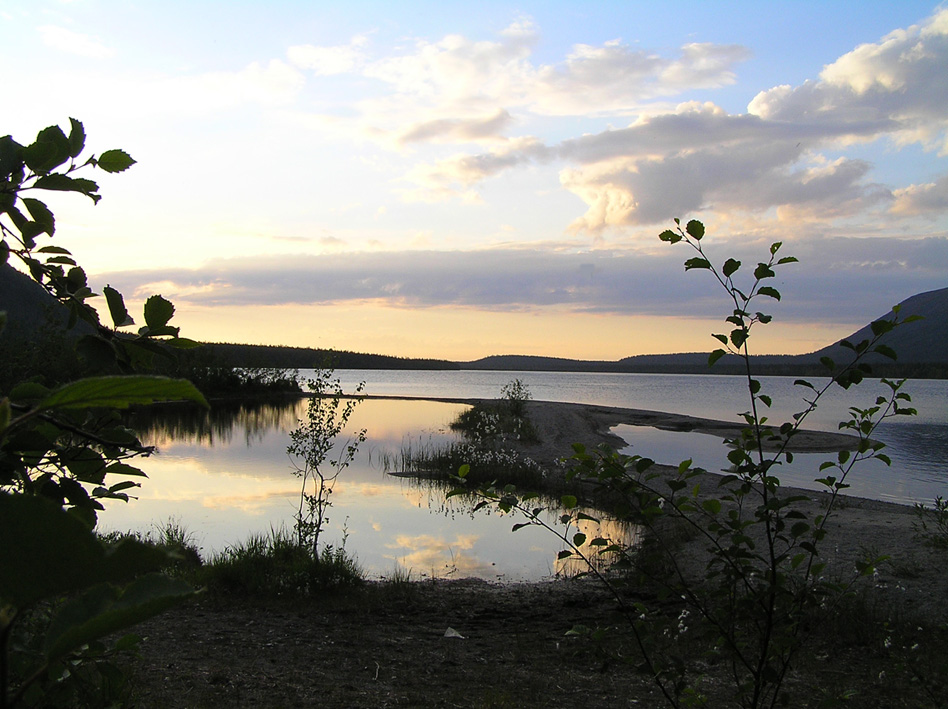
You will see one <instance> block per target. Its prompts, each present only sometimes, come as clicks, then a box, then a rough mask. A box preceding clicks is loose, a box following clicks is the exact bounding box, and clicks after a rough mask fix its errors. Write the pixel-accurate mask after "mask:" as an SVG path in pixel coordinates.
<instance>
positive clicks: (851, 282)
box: [102, 231, 948, 321]
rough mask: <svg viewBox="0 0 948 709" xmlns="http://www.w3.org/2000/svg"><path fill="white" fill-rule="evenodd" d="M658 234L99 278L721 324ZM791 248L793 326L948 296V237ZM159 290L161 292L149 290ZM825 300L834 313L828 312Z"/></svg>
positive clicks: (253, 298)
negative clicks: (610, 241) (602, 244)
mask: <svg viewBox="0 0 948 709" xmlns="http://www.w3.org/2000/svg"><path fill="white" fill-rule="evenodd" d="M649 233H650V238H651V239H652V241H654V243H655V245H656V246H657V247H658V248H659V250H658V251H656V252H654V253H650V252H648V251H645V250H641V249H637V248H630V249H627V250H617V249H608V250H606V249H603V250H592V251H586V252H582V253H578V252H575V251H549V250H545V249H538V248H537V249H516V248H497V249H492V250H481V251H468V252H446V251H408V252H386V253H359V254H355V253H345V254H338V253H334V254H328V255H323V256H303V255H297V256H287V257H270V258H262V257H260V258H247V259H231V260H222V261H218V262H215V263H213V264H208V265H206V266H205V267H203V268H201V269H198V270H184V269H180V270H175V269H163V270H162V271H160V272H124V273H114V274H104V275H103V276H102V280H103V282H109V283H111V284H112V285H113V286H115V287H117V288H118V289H119V290H120V291H122V292H125V293H132V292H134V293H135V294H136V297H139V298H141V297H145V296H147V295H150V294H151V293H152V292H155V291H157V292H160V293H162V294H163V295H166V296H168V297H172V299H173V300H175V302H176V303H178V305H183V304H188V303H190V304H195V305H202V306H235V305H237V306H240V305H251V304H253V305H264V306H265V305H284V304H320V305H329V304H334V305H337V304H343V303H351V304H358V303H366V302H372V303H376V304H381V305H387V306H390V307H396V308H415V309H417V308H436V307H450V308H472V309H480V310H488V311H498V312H501V311H507V312H530V311H537V310H541V309H551V308H555V309H559V310H561V311H563V310H565V311H568V312H575V313H588V314H617V315H625V316H634V315H668V316H675V317H709V316H711V317H716V316H718V315H720V314H721V313H722V305H721V300H720V299H718V298H716V297H714V295H715V294H714V285H713V283H711V282H710V281H709V280H708V279H705V278H702V277H701V276H700V275H697V276H696V275H694V274H692V275H689V276H685V275H684V274H683V273H682V265H681V264H682V262H683V260H684V259H685V258H686V257H687V256H688V254H687V253H685V251H684V250H683V249H673V248H664V247H661V246H660V245H658V241H657V234H656V233H655V232H652V231H650V232H649ZM745 241H746V240H743V239H740V238H735V239H733V240H732V241H731V242H730V243H728V244H727V245H726V246H725V245H722V246H721V247H720V250H721V251H722V252H723V251H724V250H725V249H727V250H728V251H727V253H726V254H724V255H726V256H729V257H730V256H734V257H736V258H739V259H741V260H742V261H744V263H746V264H751V263H756V262H757V260H759V259H760V258H761V257H762V254H763V253H764V252H765V250H766V245H767V243H769V242H764V243H756V242H758V240H754V241H755V243H754V244H747V243H744V242H745ZM784 250H785V251H786V252H787V253H789V254H792V255H794V256H797V257H799V258H800V260H801V262H802V263H803V265H802V266H792V267H787V268H785V269H783V270H782V271H781V273H780V278H779V279H778V281H776V282H775V285H776V286H777V287H778V288H779V289H781V290H783V289H786V293H785V295H786V296H787V297H786V298H785V299H784V300H785V301H786V302H782V303H780V304H774V307H777V308H779V309H780V313H781V317H782V318H784V319H788V320H797V321H807V320H810V319H815V318H823V319H825V320H828V321H833V320H834V319H836V320H845V319H846V317H847V316H848V317H851V318H855V319H857V320H858V319H860V318H864V317H866V316H865V310H866V308H867V307H870V309H871V310H875V309H878V310H879V311H880V312H879V313H874V314H873V316H874V315H876V314H881V313H882V312H884V311H885V310H886V309H888V307H889V306H891V305H893V304H894V303H896V302H898V301H900V300H902V299H904V298H906V297H908V296H909V295H912V294H914V293H916V292H922V291H925V290H932V289H935V288H940V287H943V286H944V283H945V281H946V279H948V237H946V236H944V235H940V236H933V237H929V238H925V239H909V238H906V239H897V238H885V237H875V238H846V237H824V238H821V239H800V240H793V241H792V242H791V243H788V244H787V245H786V246H785V248H784ZM712 251H713V249H712ZM712 258H713V255H712ZM721 260H723V255H722V259H721ZM670 283H673V284H674V286H673V287H670V286H669V284H670ZM156 285H157V286H160V288H155V289H152V288H150V286H156ZM907 289H908V290H907ZM827 301H831V302H833V303H834V307H833V308H830V309H828V308H826V307H825V304H826V302H827ZM873 304H875V305H874V306H873ZM815 314H817V315H815ZM870 317H871V316H870Z"/></svg>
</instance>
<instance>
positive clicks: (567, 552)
mask: <svg viewBox="0 0 948 709" xmlns="http://www.w3.org/2000/svg"><path fill="white" fill-rule="evenodd" d="M572 555H573V552H571V551H570V550H569V549H564V550H563V551H561V552H560V553H559V554H557V555H556V558H557V559H559V560H561V561H562V560H563V559H569V558H570V557H571V556H572Z"/></svg>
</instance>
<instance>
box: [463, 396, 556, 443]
mask: <svg viewBox="0 0 948 709" xmlns="http://www.w3.org/2000/svg"><path fill="white" fill-rule="evenodd" d="M514 411H516V412H518V413H514ZM449 426H450V428H451V430H452V431H456V432H458V433H461V434H463V435H464V436H466V437H467V438H469V439H472V440H480V441H494V442H496V443H498V444H500V445H503V444H504V443H506V442H508V441H517V442H519V443H526V444H530V443H538V442H539V441H540V437H539V434H538V433H537V430H536V427H535V426H534V425H533V422H532V421H530V419H529V418H528V417H527V415H526V413H525V411H524V410H523V409H511V407H510V406H509V405H508V404H507V403H506V402H505V401H497V402H487V403H485V402H481V403H477V404H475V405H474V406H472V407H471V408H470V409H467V410H465V411H462V412H461V413H460V414H458V416H457V418H455V419H454V421H452V422H451V423H450V424H449Z"/></svg>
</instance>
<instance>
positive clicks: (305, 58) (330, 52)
mask: <svg viewBox="0 0 948 709" xmlns="http://www.w3.org/2000/svg"><path fill="white" fill-rule="evenodd" d="M367 44H368V38H367V37H366V36H365V35H357V36H355V37H353V38H352V40H351V41H350V42H349V44H344V45H339V46H335V47H318V46H315V45H312V44H300V45H294V46H292V47H290V48H289V49H288V50H287V52H286V56H287V59H288V60H289V61H290V63H291V64H293V65H294V66H296V67H299V68H300V69H308V70H310V71H312V72H313V73H314V74H315V75H317V76H331V75H334V74H345V73H348V72H351V71H354V70H355V69H356V68H357V67H358V66H360V65H361V64H362V63H363V62H364V60H365V49H364V48H365V47H366V45H367Z"/></svg>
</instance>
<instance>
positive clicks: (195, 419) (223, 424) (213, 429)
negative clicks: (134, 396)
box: [127, 398, 300, 448]
mask: <svg viewBox="0 0 948 709" xmlns="http://www.w3.org/2000/svg"><path fill="white" fill-rule="evenodd" d="M299 407H300V400H299V399H297V398H294V399H287V400H284V401H216V402H214V406H213V407H211V408H210V409H203V408H201V407H198V406H193V405H188V404H167V405H163V406H162V405H156V406H150V407H141V408H138V409H134V410H133V411H131V412H130V413H129V414H128V419H127V420H128V423H129V425H130V427H131V428H132V429H133V430H135V431H137V432H138V433H139V435H140V436H141V438H142V441H143V442H144V443H145V444H146V445H152V446H158V447H159V448H160V447H161V446H164V445H166V444H169V443H172V442H174V443H184V442H188V443H200V444H203V445H206V446H210V447H213V446H214V445H215V444H229V443H231V441H232V440H233V437H234V435H236V434H238V433H241V434H242V435H243V439H244V442H245V443H246V444H247V445H248V446H249V445H251V444H253V443H254V442H256V441H260V440H261V439H262V438H263V436H264V434H265V433H266V432H267V431H269V430H272V429H274V428H279V429H282V430H287V431H288V430H290V429H292V428H293V427H295V426H296V421H297V419H298V418H299V415H300V410H299Z"/></svg>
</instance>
